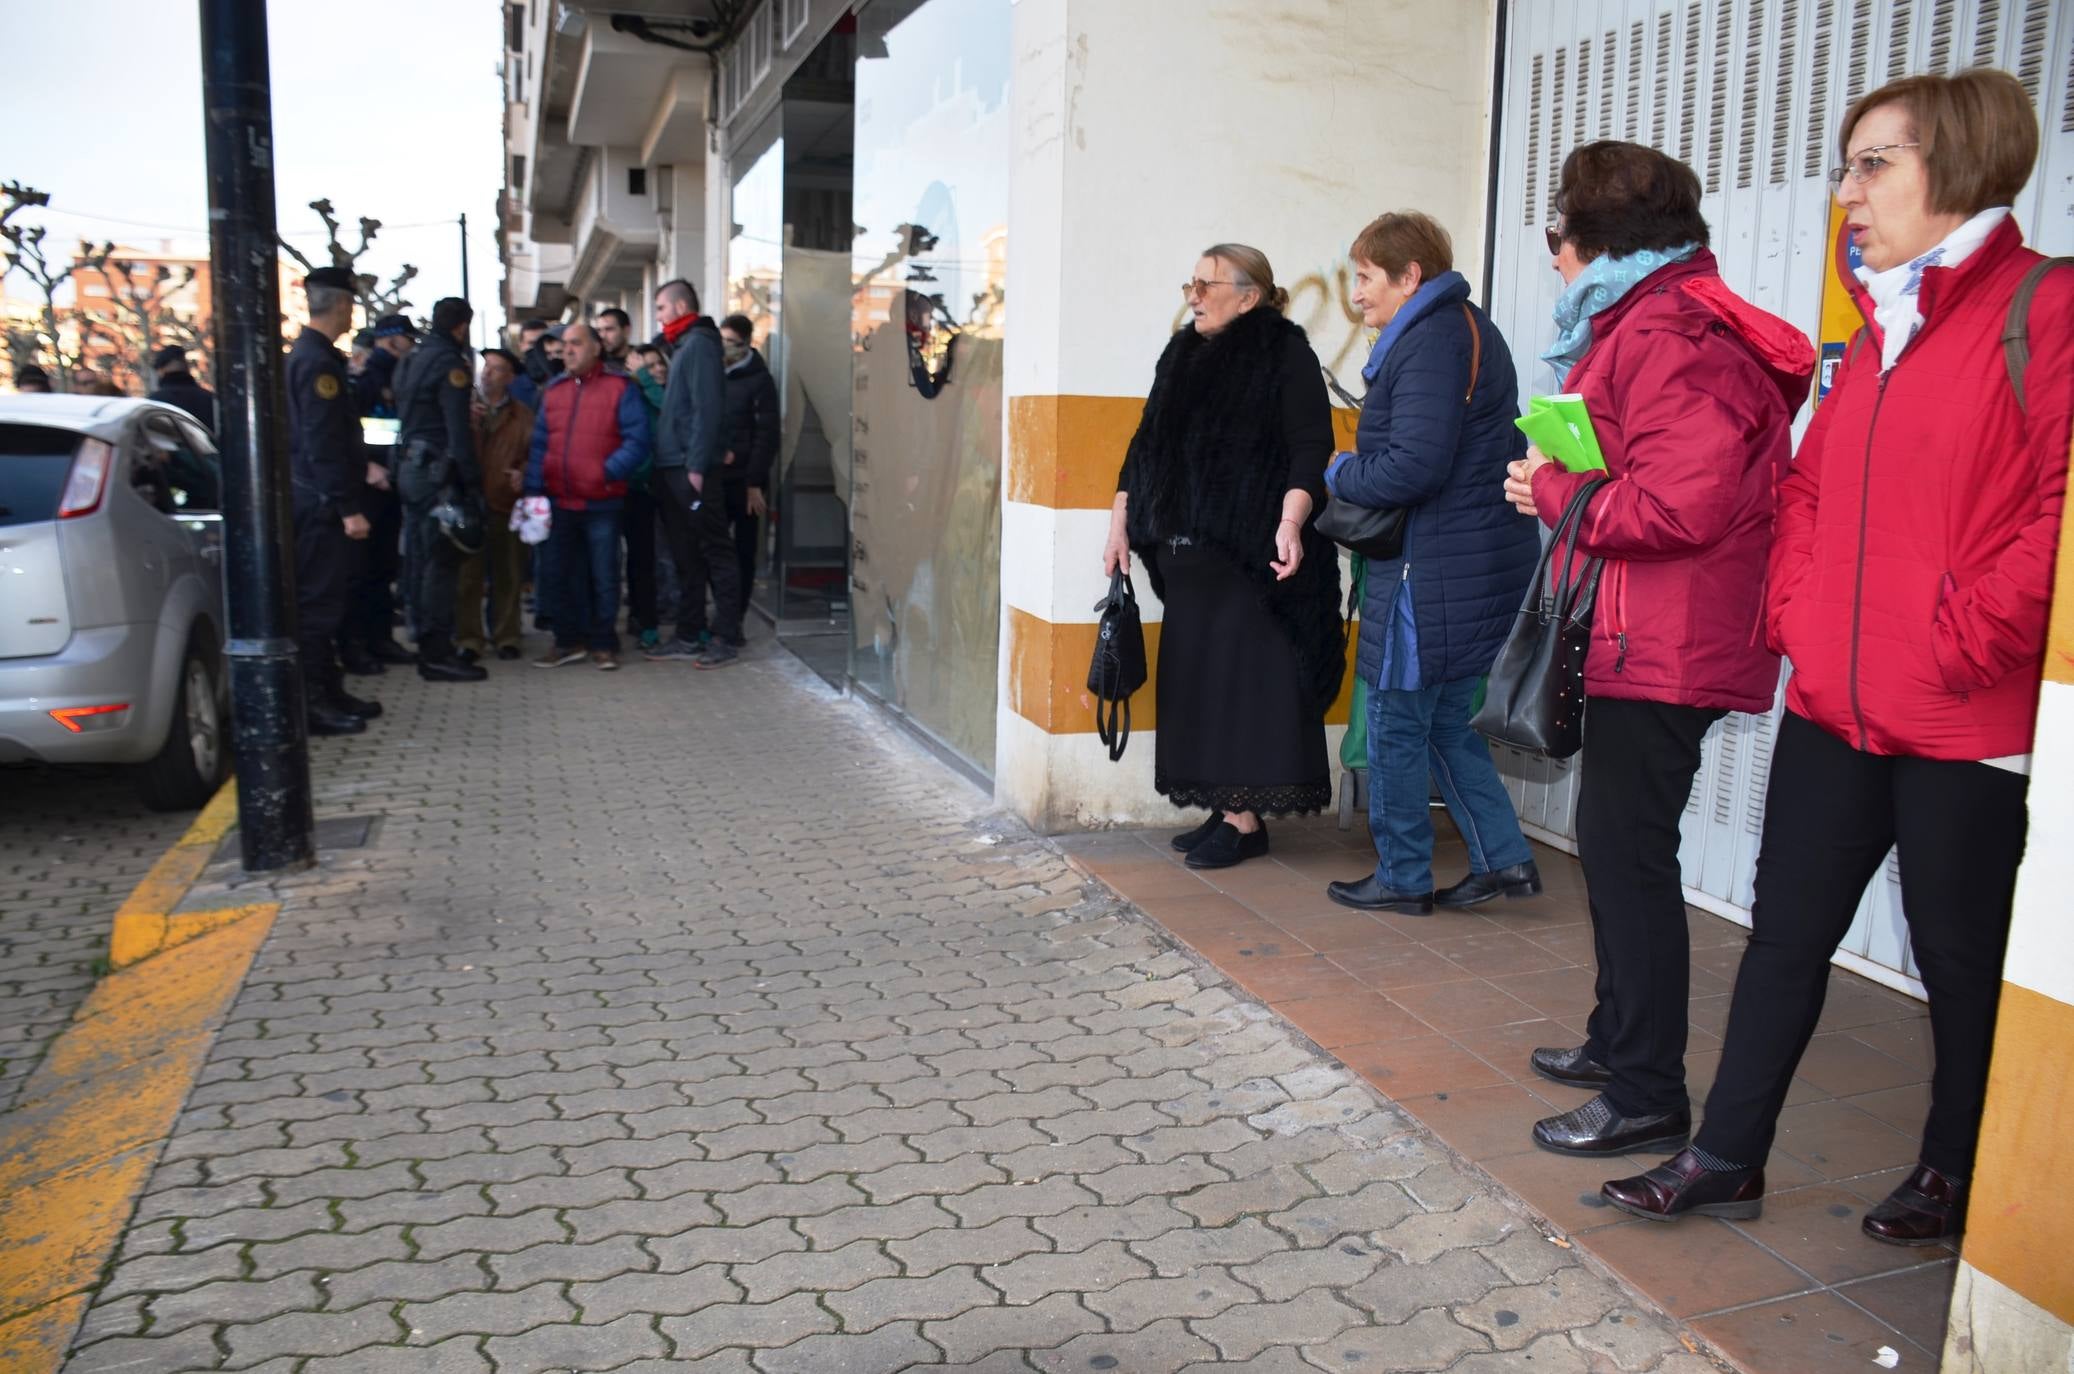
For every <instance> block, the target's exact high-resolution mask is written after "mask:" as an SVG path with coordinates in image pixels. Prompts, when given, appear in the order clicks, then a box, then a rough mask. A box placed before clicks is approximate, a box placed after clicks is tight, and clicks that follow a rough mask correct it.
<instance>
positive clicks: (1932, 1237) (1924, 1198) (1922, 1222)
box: [1860, 1164, 1966, 1245]
mask: <svg viewBox="0 0 2074 1374" xmlns="http://www.w3.org/2000/svg"><path fill="white" fill-rule="evenodd" d="M1860 1225H1861V1227H1862V1228H1863V1229H1864V1231H1865V1234H1866V1235H1868V1236H1871V1237H1872V1238H1873V1239H1874V1240H1879V1241H1885V1242H1886V1243H1887V1244H1889V1245H1941V1244H1943V1243H1944V1242H1945V1241H1948V1240H1956V1239H1958V1236H1959V1233H1960V1232H1961V1231H1963V1230H1964V1229H1965V1228H1966V1183H1965V1180H1963V1179H1956V1178H1953V1177H1951V1176H1950V1175H1948V1174H1940V1173H1939V1172H1937V1170H1935V1169H1933V1168H1931V1167H1930V1166H1929V1165H1927V1164H1918V1165H1916V1170H1915V1172H1914V1173H1912V1174H1910V1175H1909V1176H1908V1177H1907V1178H1906V1179H1904V1180H1903V1181H1902V1184H1901V1186H1900V1187H1899V1188H1896V1189H1895V1190H1894V1191H1893V1192H1891V1193H1889V1194H1887V1197H1886V1200H1885V1201H1883V1202H1882V1203H1880V1205H1879V1206H1877V1207H1875V1208H1873V1209H1872V1210H1871V1211H1870V1212H1867V1213H1866V1214H1865V1220H1864V1221H1863V1222H1861V1223H1860Z"/></svg>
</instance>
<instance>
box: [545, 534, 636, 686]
mask: <svg viewBox="0 0 2074 1374" xmlns="http://www.w3.org/2000/svg"><path fill="white" fill-rule="evenodd" d="M620 514H621V513H620V512H619V511H616V510H597V509H587V510H570V509H568V508H567V507H564V506H556V507H555V508H554V517H553V520H552V522H551V523H550V524H549V525H548V527H547V548H548V565H547V574H548V577H549V583H548V586H547V587H546V591H547V594H548V597H549V608H548V614H549V615H551V616H552V617H553V618H554V635H555V646H556V647H557V648H563V649H573V648H577V647H582V648H585V649H603V650H607V651H610V652H612V653H618V652H619V630H618V625H619V526H620Z"/></svg>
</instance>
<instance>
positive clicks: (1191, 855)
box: [1181, 820, 1267, 868]
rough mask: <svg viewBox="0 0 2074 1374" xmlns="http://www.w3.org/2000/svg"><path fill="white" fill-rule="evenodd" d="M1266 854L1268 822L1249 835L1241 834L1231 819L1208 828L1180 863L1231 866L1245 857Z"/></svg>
mask: <svg viewBox="0 0 2074 1374" xmlns="http://www.w3.org/2000/svg"><path fill="white" fill-rule="evenodd" d="M1266 853H1267V825H1266V823H1265V822H1263V823H1262V824H1261V827H1260V829H1258V830H1256V831H1254V832H1253V833H1252V834H1250V835H1241V834H1240V833H1239V828H1238V827H1237V826H1235V825H1233V824H1232V823H1231V822H1230V821H1225V820H1220V821H1218V822H1217V824H1216V825H1215V826H1213V827H1212V828H1211V830H1210V834H1209V836H1208V838H1206V839H1205V840H1204V841H1203V842H1202V843H1201V844H1199V845H1197V846H1196V847H1195V848H1193V849H1191V850H1189V851H1188V857H1187V858H1185V859H1183V860H1182V861H1181V862H1182V863H1184V864H1186V865H1188V866H1189V867H1190V868H1230V867H1231V866H1232V865H1233V864H1241V863H1244V862H1245V861H1246V860H1248V859H1258V858H1260V857H1262V856H1263V855H1265V854H1266Z"/></svg>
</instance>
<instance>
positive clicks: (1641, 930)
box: [1577, 697, 1727, 1116]
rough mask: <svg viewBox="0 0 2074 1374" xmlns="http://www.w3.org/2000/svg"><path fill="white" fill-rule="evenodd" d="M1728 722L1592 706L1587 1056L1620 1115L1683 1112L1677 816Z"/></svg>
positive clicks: (1678, 710)
mask: <svg viewBox="0 0 2074 1374" xmlns="http://www.w3.org/2000/svg"><path fill="white" fill-rule="evenodd" d="M1726 714H1727V712H1725V711H1716V710H1710V709H1707V708H1704V707H1699V706H1671V705H1666V704H1665V703H1663V702H1656V701H1617V700H1614V699H1613V698H1611V697H1592V698H1591V699H1590V701H1589V702H1588V703H1587V704H1586V707H1585V713H1584V754H1583V759H1584V763H1583V767H1584V779H1583V781H1582V783H1580V785H1579V789H1578V797H1577V857H1578V859H1579V861H1580V862H1581V863H1582V864H1583V866H1584V883H1585V889H1586V891H1587V893H1588V894H1589V897H1590V901H1591V917H1592V945H1593V947H1594V949H1595V950H1596V951H1597V954H1598V960H1599V974H1598V984H1597V988H1596V991H1597V994H1598V1005H1597V1006H1595V1007H1593V1008H1592V1014H1591V1020H1590V1022H1589V1023H1587V1025H1586V1028H1585V1034H1586V1040H1585V1048H1586V1052H1587V1053H1589V1054H1590V1055H1591V1057H1592V1058H1593V1059H1595V1060H1597V1061H1598V1062H1599V1063H1601V1064H1604V1065H1605V1066H1606V1067H1607V1068H1608V1069H1609V1070H1611V1071H1612V1074H1613V1081H1612V1082H1611V1083H1609V1084H1608V1085H1607V1087H1606V1099H1607V1101H1609V1102H1610V1103H1612V1105H1613V1107H1614V1109H1615V1110H1617V1111H1619V1112H1620V1113H1621V1114H1622V1115H1623V1116H1642V1115H1648V1114H1654V1113H1657V1112H1670V1111H1677V1110H1679V1109H1680V1108H1682V1107H1684V1106H1686V1105H1687V1099H1686V1096H1685V1032H1686V1017H1687V1016H1688V1015H1689V1014H1690V1009H1689V1008H1688V1007H1687V1005H1686V999H1687V996H1688V993H1689V991H1690V988H1691V985H1692V963H1691V960H1692V937H1691V933H1690V932H1689V931H1688V930H1687V929H1686V927H1685V890H1684V887H1683V886H1682V884H1681V883H1680V881H1679V870H1678V843H1679V831H1678V818H1679V817H1680V816H1681V815H1683V814H1684V812H1685V802H1686V798H1688V797H1689V796H1691V794H1692V779H1693V776H1694V775H1695V774H1696V773H1698V772H1699V766H1700V741H1701V740H1702V739H1703V738H1705V737H1706V733H1707V727H1709V726H1711V725H1712V724H1713V723H1714V722H1715V721H1717V720H1719V719H1721V717H1722V716H1724V715H1726Z"/></svg>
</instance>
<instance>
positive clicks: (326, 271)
mask: <svg viewBox="0 0 2074 1374" xmlns="http://www.w3.org/2000/svg"><path fill="white" fill-rule="evenodd" d="M302 284H303V288H304V289H305V290H308V289H309V288H310V287H312V286H328V287H330V288H331V289H332V290H334V291H351V290H352V289H353V287H354V284H355V283H354V281H353V274H352V273H351V272H349V271H347V270H346V269H345V268H343V267H316V268H312V269H311V270H310V274H309V275H308V276H307V277H304V278H303V279H302Z"/></svg>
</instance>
